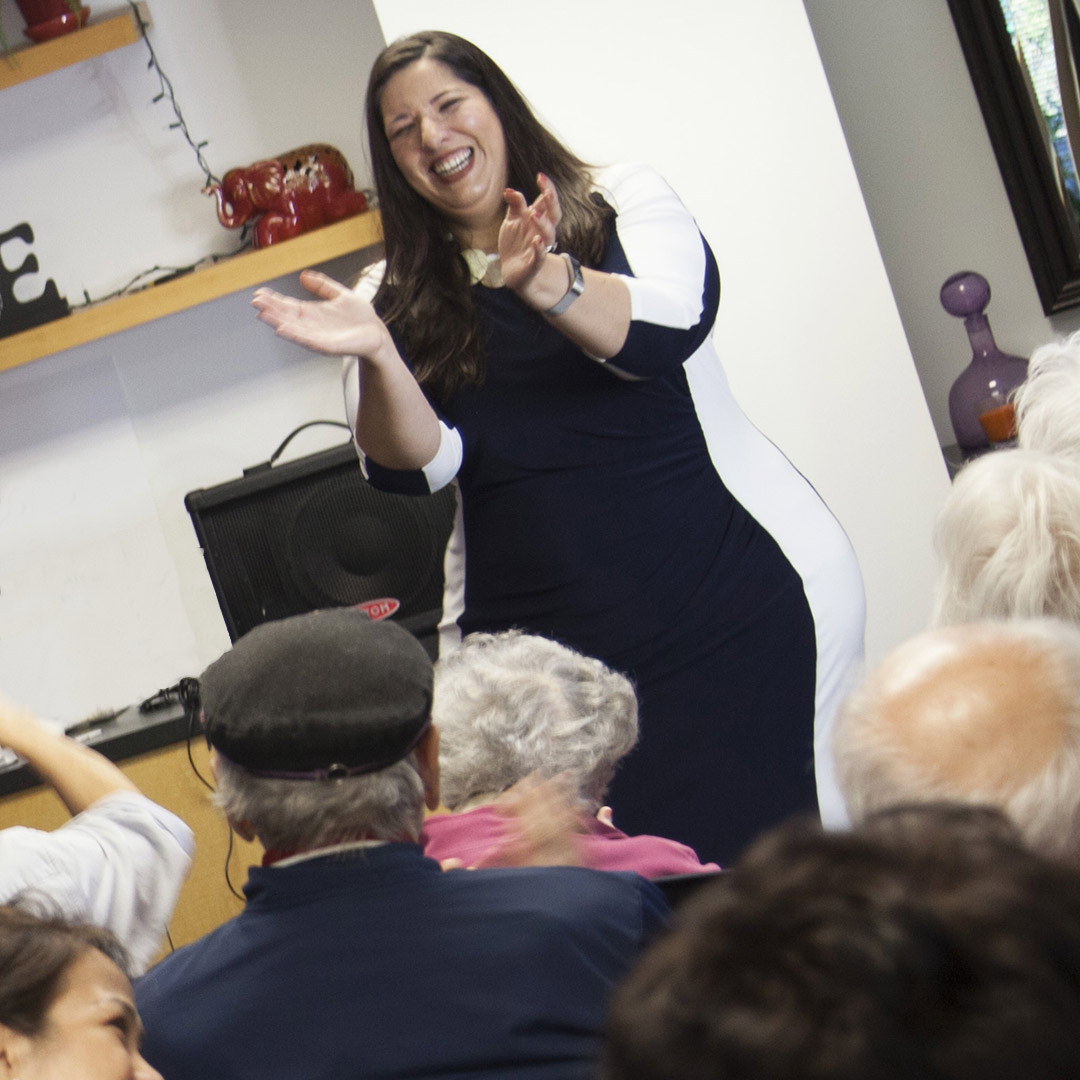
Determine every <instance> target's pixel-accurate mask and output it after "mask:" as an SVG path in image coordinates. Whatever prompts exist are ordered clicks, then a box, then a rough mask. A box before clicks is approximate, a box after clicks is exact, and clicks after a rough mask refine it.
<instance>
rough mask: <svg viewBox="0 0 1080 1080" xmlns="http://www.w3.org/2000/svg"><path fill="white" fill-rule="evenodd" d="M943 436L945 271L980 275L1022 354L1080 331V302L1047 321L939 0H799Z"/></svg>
mask: <svg viewBox="0 0 1080 1080" xmlns="http://www.w3.org/2000/svg"><path fill="white" fill-rule="evenodd" d="M805 4H806V10H807V14H808V15H809V18H810V22H811V24H812V26H813V32H814V35H815V38H816V39H817V44H818V47H819V49H820V53H821V58H822V62H823V64H824V67H825V71H826V73H827V75H828V80H829V85H830V87H831V88H832V92H833V96H834V98H835V101H836V106H837V109H838V111H839V115H840V119H841V122H842V123H843V127H844V134H845V136H846V138H847V143H848V146H849V147H850V149H851V156H852V160H853V161H854V163H855V168H856V171H857V173H858V177H859V182H860V184H861V186H862V192H863V195H864V197H865V199H866V205H867V207H868V208H869V212H870V217H871V219H872V221H873V225H874V231H875V233H876V235H877V240H878V244H879V245H880V248H881V255H882V258H883V260H884V262H885V267H886V270H887V272H888V275H889V281H890V284H891V285H892V289H893V293H894V295H895V296H896V303H897V306H898V308H899V311H900V316H901V318H902V320H903V324H904V330H905V331H906V333H907V337H908V341H909V342H910V344H911V350H912V353H913V355H914V358H915V363H916V366H917V368H918V370H919V375H920V377H921V380H922V384H923V387H924V389H925V391H926V397H927V401H928V402H929V405H930V411H931V414H932V415H933V418H934V426H935V428H936V430H937V433H938V437H939V439H940V440H941V443H942V445H948V444H950V443H954V442H955V441H956V435H955V433H954V431H953V429H952V424H951V423H950V421H949V407H948V396H949V387H950V386H952V383H953V380H954V379H955V378H956V377H957V375H959V374H960V372H961V371H962V370H963V369H964V367H965V366H966V365H967V363H968V361H969V360H970V359H971V348H970V346H969V344H968V340H967V335H966V334H965V332H964V327H963V323H962V322H961V320H959V319H955V318H953V317H952V316H950V315H948V314H947V313H946V312H945V311H944V309H943V308H942V307H941V302H940V300H939V298H938V293H939V291H940V289H941V284H942V282H943V281H944V280H945V279H946V278H947V277H949V276H950V275H951V274H953V273H955V272H956V271H958V270H977V271H978V272H979V273H981V274H982V275H983V276H984V277H986V279H987V280H988V281H989V282H990V288H991V292H992V296H991V300H990V306H989V307H988V308H987V315H988V317H989V319H990V325H991V327H992V329H993V331H994V336H995V338H996V339H997V343H998V345H999V346H1000V347H1001V348H1002V349H1004V350H1005V351H1006V352H1012V353H1017V354H1019V355H1020V356H1028V355H1030V354H1031V352H1032V350H1033V349H1035V348H1036V347H1037V346H1038V345H1041V344H1043V343H1044V342H1046V341H1049V340H1051V339H1052V338H1054V337H1056V336H1058V335H1066V334H1069V333H1071V332H1072V331H1073V330H1076V329H1077V328H1080V308H1075V309H1073V310H1071V311H1068V312H1064V313H1062V314H1060V315H1055V316H1053V317H1052V318H1047V317H1046V316H1045V315H1044V314H1043V310H1042V305H1041V304H1040V302H1039V297H1038V293H1037V292H1036V290H1035V283H1034V280H1033V279H1032V276H1031V269H1030V266H1029V265H1028V261H1027V256H1026V255H1025V254H1024V248H1023V245H1022V244H1021V241H1020V234H1019V232H1018V231H1017V228H1016V221H1015V219H1014V217H1013V214H1012V209H1011V207H1010V205H1009V200H1008V196H1007V195H1006V193H1005V185H1004V183H1003V182H1002V179H1001V173H1000V171H999V169H998V165H997V159H996V157H995V156H994V151H993V147H992V146H991V145H990V137H989V135H988V134H987V132H986V125H985V123H984V121H983V116H982V112H981V111H980V109H979V103H978V99H977V98H976V97H975V90H974V87H973V86H972V84H971V78H970V76H969V74H968V69H967V64H966V63H965V61H964V54H963V52H962V51H961V49H960V42H959V40H958V39H957V36H956V30H955V27H954V25H953V21H952V16H951V15H950V14H949V8H948V4H947V3H946V0H904V2H903V3H867V2H865V0H864V2H852V0H805Z"/></svg>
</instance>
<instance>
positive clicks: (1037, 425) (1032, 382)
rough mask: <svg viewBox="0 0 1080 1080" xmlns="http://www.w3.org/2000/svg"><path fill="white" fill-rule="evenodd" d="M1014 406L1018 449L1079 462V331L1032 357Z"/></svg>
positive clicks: (1041, 348) (1042, 348)
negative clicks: (1023, 448) (1059, 455)
mask: <svg viewBox="0 0 1080 1080" xmlns="http://www.w3.org/2000/svg"><path fill="white" fill-rule="evenodd" d="M1013 403H1014V405H1015V407H1016V431H1017V441H1018V443H1019V445H1020V446H1022V447H1025V448H1027V449H1029V450H1043V451H1045V452H1046V453H1048V454H1061V455H1063V456H1067V457H1070V458H1072V459H1073V460H1074V461H1080V331H1077V332H1076V333H1074V334H1072V335H1071V336H1070V337H1068V338H1065V339H1064V340H1059V341H1053V342H1050V343H1048V344H1046V345H1043V346H1041V347H1040V348H1038V349H1036V350H1035V351H1034V352H1033V353H1032V354H1031V360H1030V361H1029V363H1028V376H1027V379H1025V381H1024V382H1023V383H1021V385H1020V386H1019V387H1017V389H1016V391H1015V394H1014V395H1013Z"/></svg>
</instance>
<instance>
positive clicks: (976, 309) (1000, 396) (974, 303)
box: [941, 270, 1027, 450]
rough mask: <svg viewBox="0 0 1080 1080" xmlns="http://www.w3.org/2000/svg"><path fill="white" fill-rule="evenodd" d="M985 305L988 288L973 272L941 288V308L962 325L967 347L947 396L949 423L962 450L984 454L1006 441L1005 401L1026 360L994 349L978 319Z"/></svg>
mask: <svg viewBox="0 0 1080 1080" xmlns="http://www.w3.org/2000/svg"><path fill="white" fill-rule="evenodd" d="M989 303H990V284H989V282H988V281H987V280H986V278H984V277H983V276H982V274H977V273H975V271H974V270H961V271H960V272H959V273H957V274H953V275H952V276H951V277H950V278H947V279H946V281H945V284H944V285H942V286H941V306H942V307H943V308H944V309H945V310H946V311H947V312H948V313H949V314H950V315H955V316H956V317H957V318H958V319H960V318H962V319H963V320H964V329H965V330H967V333H968V339H969V340H970V341H971V363H970V364H968V366H967V367H966V368H964V370H963V371H962V372H960V375H959V376H958V377H957V379H956V381H955V382H954V383H953V384H952V389H951V390H950V391H949V419H950V420H952V426H953V430H954V431H955V432H956V441H957V443H958V445H959V446H960V449H961V450H984V449H986V448H987V447H988V446H989V445H990V443H991V440H992V441H993V442H1001V441H1004V440H1006V439H1008V437H1009V436H1010V434H1011V427H1010V425H1011V421H1012V407H1011V404H1010V402H1009V395H1010V393H1011V391H1012V390H1013V389H1015V388H1016V387H1017V386H1019V385H1020V383H1022V382H1023V381H1024V380H1025V379H1026V378H1027V360H1025V359H1024V358H1023V357H1022V356H1013V355H1012V354H1011V353H1003V352H1002V351H1001V350H1000V349H999V348H998V347H997V343H996V342H995V341H994V335H993V332H992V331H991V329H990V321H989V320H988V319H987V317H986V315H985V314H983V312H984V311H985V310H986V305H987V304H989ZM980 417H981V419H980Z"/></svg>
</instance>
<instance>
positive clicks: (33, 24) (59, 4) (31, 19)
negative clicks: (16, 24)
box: [15, 0, 90, 42]
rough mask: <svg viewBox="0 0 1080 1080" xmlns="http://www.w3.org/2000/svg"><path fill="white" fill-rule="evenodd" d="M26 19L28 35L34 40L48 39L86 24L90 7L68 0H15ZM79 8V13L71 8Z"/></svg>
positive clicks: (26, 32)
mask: <svg viewBox="0 0 1080 1080" xmlns="http://www.w3.org/2000/svg"><path fill="white" fill-rule="evenodd" d="M15 3H16V4H17V5H18V7H19V10H20V11H21V12H22V16H23V18H24V19H25V20H26V30H25V31H24V33H25V34H26V36H27V37H28V38H29V39H30V40H31V41H34V42H42V41H48V40H50V39H51V38H54V37H59V36H60V35H61V34H70V33H71V31H72V30H78V29H79V27H80V26H85V25H86V20H87V19H88V18H89V17H90V9H89V8H88V7H87V6H86V5H85V4H79V5H74V4H73V5H70V6H69V4H68V3H67V0H15ZM73 6H74V7H77V8H78V14H76V13H75V12H74V11H72V10H71V8H72V7H73Z"/></svg>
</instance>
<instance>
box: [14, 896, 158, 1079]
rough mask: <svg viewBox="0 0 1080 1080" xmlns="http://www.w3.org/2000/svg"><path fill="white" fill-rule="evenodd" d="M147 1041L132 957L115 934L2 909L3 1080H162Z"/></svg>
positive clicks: (20, 908)
mask: <svg viewBox="0 0 1080 1080" xmlns="http://www.w3.org/2000/svg"><path fill="white" fill-rule="evenodd" d="M141 1033H142V1028H141V1025H140V1023H139V1017H138V1014H137V1013H136V1011H135V1003H134V998H133V996H132V991H131V983H130V982H129V981H128V975H127V957H126V955H125V953H124V950H123V948H122V946H121V945H120V943H119V942H118V941H117V940H116V938H114V937H113V935H112V934H111V933H109V931H108V930H103V929H100V928H99V927H96V926H89V925H86V924H83V923H75V922H71V921H68V920H66V919H64V918H62V917H60V916H54V915H48V914H39V913H36V912H35V911H33V910H31V909H30V908H29V907H26V906H15V905H7V906H0V1075H2V1076H4V1077H10V1078H15V1077H21V1078H23V1080H31V1078H38V1077H40V1078H44V1080H50V1078H55V1080H161V1075H160V1073H158V1072H157V1071H156V1070H155V1069H152V1068H151V1067H150V1066H149V1065H148V1064H147V1063H146V1061H145V1060H144V1059H143V1057H142V1055H141V1054H140V1053H139V1038H140V1035H141Z"/></svg>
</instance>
